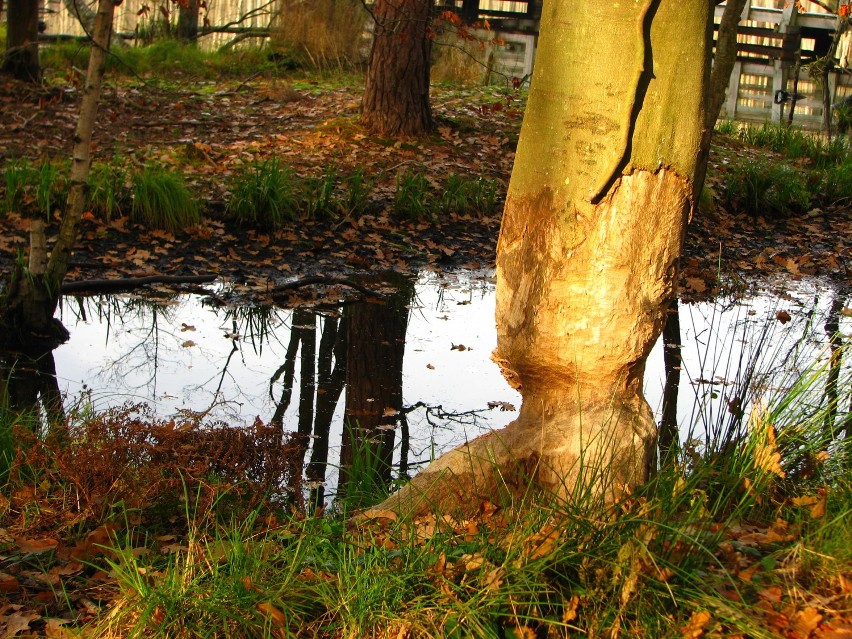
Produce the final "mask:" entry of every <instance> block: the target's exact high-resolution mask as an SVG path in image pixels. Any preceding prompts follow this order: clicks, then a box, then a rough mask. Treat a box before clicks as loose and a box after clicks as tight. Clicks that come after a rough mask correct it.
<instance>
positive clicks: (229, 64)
mask: <svg viewBox="0 0 852 639" xmlns="http://www.w3.org/2000/svg"><path fill="white" fill-rule="evenodd" d="M88 56H89V47H88V45H86V44H85V43H80V42H61V43H56V44H51V45H49V46H45V47H43V48H42V52H41V62H42V66H43V67H44V68H45V69H46V70H47V71H48V72H49V73H50V74H51V75H52V76H54V77H57V78H62V77H64V76H65V75H66V74H67V73H68V72H69V71H70V70H71V69H72V68H75V67H76V68H84V67H85V65H86V63H87V60H88ZM284 65H286V62H283V61H281V60H279V59H278V58H276V57H275V56H272V55H271V54H270V51H269V49H268V48H267V47H261V46H254V47H251V46H241V47H237V48H230V49H217V50H214V51H208V50H206V49H203V48H199V47H197V46H194V45H192V44H187V43H183V42H178V41H177V40H173V39H169V38H163V39H156V40H154V41H152V42H150V43H149V44H147V45H144V46H130V47H123V48H113V50H112V51H111V55H110V56H109V58H108V59H107V68H108V73H110V75H112V76H118V77H128V76H134V75H140V76H143V77H152V76H159V77H164V78H172V79H175V78H176V79H193V80H222V79H231V78H232V79H244V78H246V77H247V76H250V75H254V74H258V73H260V74H261V75H278V73H279V69H280V68H281V67H282V66H284Z"/></svg>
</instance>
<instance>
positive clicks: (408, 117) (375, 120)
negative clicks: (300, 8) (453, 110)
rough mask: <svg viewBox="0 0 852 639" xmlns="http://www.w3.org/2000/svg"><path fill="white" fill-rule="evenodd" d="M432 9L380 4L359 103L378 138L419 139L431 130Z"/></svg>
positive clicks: (420, 3) (415, 1)
mask: <svg viewBox="0 0 852 639" xmlns="http://www.w3.org/2000/svg"><path fill="white" fill-rule="evenodd" d="M431 10H432V2H431V0H376V3H375V5H374V8H373V15H374V17H375V33H374V38H373V48H372V50H371V52H370V61H369V64H368V66H367V81H366V86H365V89H364V99H363V101H362V103H361V122H362V123H363V124H364V126H366V127H367V128H368V129H369V130H370V131H372V132H373V133H375V134H376V135H383V136H389V137H416V136H419V135H424V134H425V133H428V132H429V131H430V130H431V129H432V109H431V107H430V105H429V64H430V60H429V57H430V53H431V50H432V41H431V40H430V39H429V35H428V29H429V20H430V15H431Z"/></svg>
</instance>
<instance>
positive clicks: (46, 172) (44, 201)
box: [3, 159, 67, 219]
mask: <svg viewBox="0 0 852 639" xmlns="http://www.w3.org/2000/svg"><path fill="white" fill-rule="evenodd" d="M66 174H67V163H63V162H59V163H57V162H53V161H50V160H42V161H40V162H38V163H35V164H34V163H32V162H30V161H29V160H24V159H19V160H9V161H7V162H6V166H5V167H4V171H3V182H4V187H5V193H4V199H3V205H4V208H3V210H4V212H10V211H16V212H18V213H24V212H38V213H40V214H41V215H43V216H44V217H45V218H47V219H49V218H50V217H51V216H52V215H53V213H54V211H55V210H56V209H57V208H61V207H62V206H64V204H65V192H66V185H67V180H66Z"/></svg>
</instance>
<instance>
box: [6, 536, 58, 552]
mask: <svg viewBox="0 0 852 639" xmlns="http://www.w3.org/2000/svg"><path fill="white" fill-rule="evenodd" d="M15 545H16V546H17V547H18V549H20V551H21V552H26V553H29V552H49V551H51V550H55V549H56V547H57V546H58V545H59V542H58V541H56V540H55V539H51V538H50V537H41V538H38V539H23V538H21V537H15Z"/></svg>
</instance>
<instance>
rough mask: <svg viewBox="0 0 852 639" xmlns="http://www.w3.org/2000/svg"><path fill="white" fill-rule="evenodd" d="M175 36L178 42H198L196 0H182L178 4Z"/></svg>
mask: <svg viewBox="0 0 852 639" xmlns="http://www.w3.org/2000/svg"><path fill="white" fill-rule="evenodd" d="M175 35H176V36H177V38H178V40H183V41H185V42H195V41H196V40H198V0H184V1H183V2H179V3H178V22H177V31H176V33H175Z"/></svg>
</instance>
